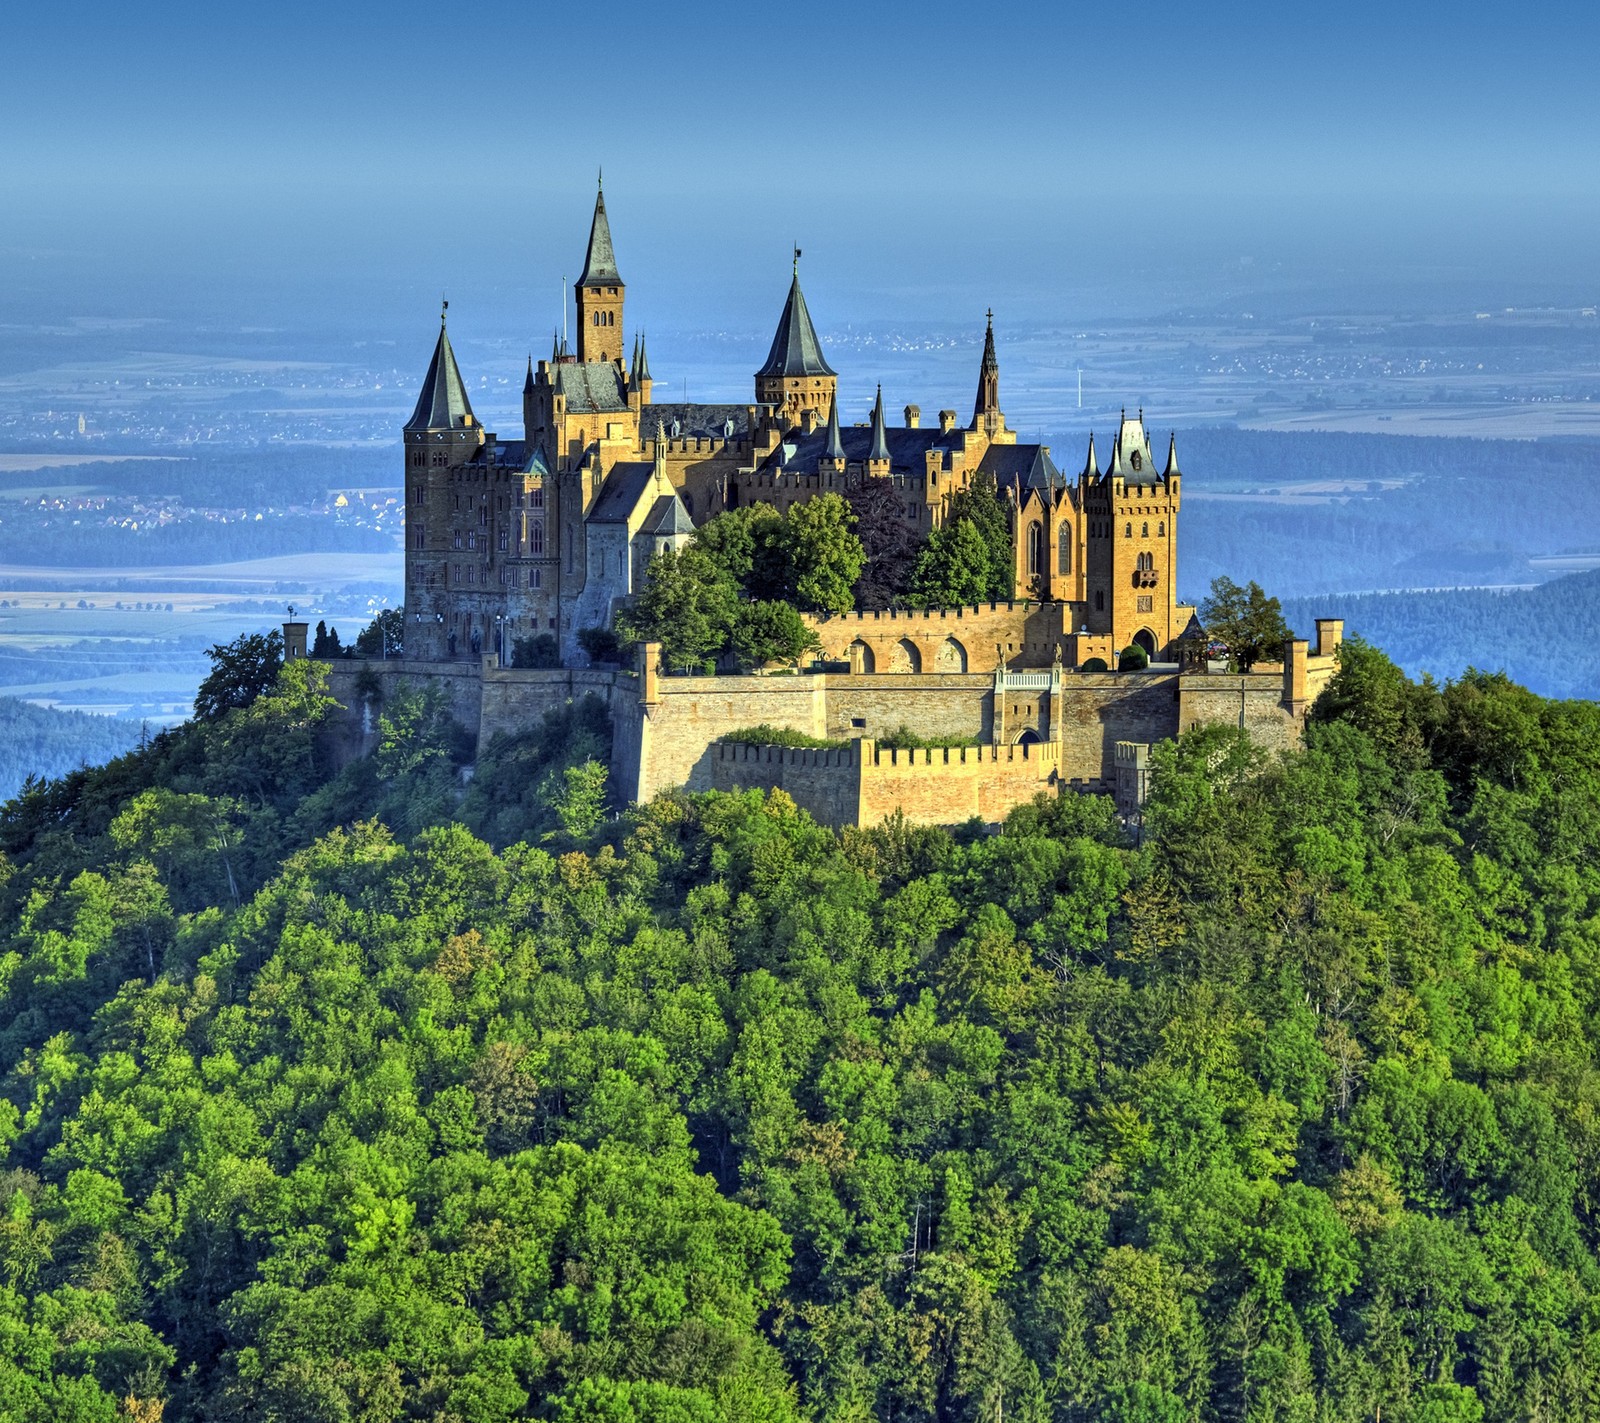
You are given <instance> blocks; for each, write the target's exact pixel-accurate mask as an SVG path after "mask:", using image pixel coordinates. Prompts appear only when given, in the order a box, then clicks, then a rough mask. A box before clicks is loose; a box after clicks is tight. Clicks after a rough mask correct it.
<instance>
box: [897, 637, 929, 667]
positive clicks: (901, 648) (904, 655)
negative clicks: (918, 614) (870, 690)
mask: <svg viewBox="0 0 1600 1423" xmlns="http://www.w3.org/2000/svg"><path fill="white" fill-rule="evenodd" d="M889 670H890V671H891V672H920V671H922V654H921V653H920V652H918V651H917V645H916V643H914V642H912V641H911V639H910V638H908V637H903V638H901V639H900V641H899V642H897V643H895V645H894V646H893V647H891V648H890V649H889Z"/></svg>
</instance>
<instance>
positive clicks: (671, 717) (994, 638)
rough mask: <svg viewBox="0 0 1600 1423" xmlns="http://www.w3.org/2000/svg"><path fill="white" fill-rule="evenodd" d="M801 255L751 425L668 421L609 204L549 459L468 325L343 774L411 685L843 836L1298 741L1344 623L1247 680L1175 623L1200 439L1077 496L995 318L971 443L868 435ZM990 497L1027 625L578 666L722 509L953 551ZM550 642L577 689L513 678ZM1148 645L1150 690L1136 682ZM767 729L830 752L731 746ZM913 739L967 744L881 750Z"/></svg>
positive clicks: (531, 395) (912, 410) (529, 410)
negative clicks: (748, 659) (1126, 662)
mask: <svg viewBox="0 0 1600 1423" xmlns="http://www.w3.org/2000/svg"><path fill="white" fill-rule="evenodd" d="M798 258H799V254H798V252H797V253H796V261H795V269H794V272H793V274H792V277H791V280H790V283H789V292H788V296H787V298H786V299H785V301H784V304H783V309H782V312H781V314H780V315H779V318H778V325H777V330H776V332H775V333H774V335H773V339H772V345H771V347H770V349H769V350H768V352H767V357H766V359H765V361H763V362H762V363H761V365H760V366H759V367H757V369H756V371H755V374H754V384H755V389H754V396H755V399H754V400H753V402H752V403H750V404H748V405H705V404H685V403H666V404H664V403H660V402H657V401H656V400H655V399H654V398H653V395H654V383H653V381H652V378H651V373H650V363H649V359H648V356H647V354H646V351H645V342H644V338H643V335H642V334H640V335H635V336H634V338H633V339H632V341H631V342H630V340H629V337H628V330H627V325H626V292H627V289H626V286H625V284H624V283H623V280H622V274H621V272H620V270H619V269H618V266H617V257H616V249H615V247H614V246H613V243H612V238H611V225H610V221H609V219H608V217H607V214H606V205H605V197H604V194H603V193H602V194H600V195H598V196H597V197H596V200H595V207H594V219H593V221H592V223H591V225H590V229H589V247H588V253H587V256H586V259H585V262H584V267H583V274H582V276H581V277H580V278H579V279H578V284H577V290H576V306H577V317H578V332H577V348H576V350H572V349H570V348H569V346H568V344H567V342H566V341H565V340H564V339H563V338H561V337H559V336H558V337H556V338H555V339H554V341H553V343H552V348H551V351H550V355H549V358H548V359H547V360H542V361H540V362H538V363H537V365H535V363H534V362H533V361H532V360H530V361H529V363H528V370H527V375H526V379H525V381H524V384H523V393H522V409H523V438H522V439H520V440H501V439H500V438H499V437H498V436H497V435H495V434H494V433H492V432H491V431H487V430H485V429H484V428H483V427H482V426H481V425H480V424H479V423H478V420H477V417H476V416H475V415H474V414H473V411H472V402H471V400H470V398H469V396H468V388H467V383H466V381H465V380H464V379H463V378H462V375H461V370H460V367H459V365H458V364H457V361H456V356H455V352H454V351H453V350H452V349H451V345H450V338H449V335H448V333H447V331H446V330H445V327H444V324H443V321H442V319H441V323H440V329H439V338H438V343H437V345H436V346H435V348H434V353H433V360H432V363H431V364H430V365H429V367H428V373H427V377H426V379H425V380H424V382H423V388H422V393H421V395H420V396H419V397H418V399H417V404H416V409H415V410H414V411H413V412H412V415H411V418H410V420H408V421H407V422H406V426H405V462H406V479H405V501H406V557H405V562H406V585H405V588H406V591H405V615H406V631H405V656H404V657H403V658H401V659H394V660H384V661H369V662H352V661H335V662H333V663H331V664H330V672H331V677H332V690H333V692H334V695H335V697H336V698H337V699H338V700H339V701H340V703H341V704H342V705H343V706H344V707H345V708H346V713H345V716H344V718H343V720H342V722H341V723H340V726H339V728H338V731H337V733H336V734H337V735H338V736H339V737H340V738H341V740H342V742H343V751H344V753H345V754H349V755H359V754H362V753H363V752H364V751H366V750H370V749H371V747H372V745H373V743H374V738H375V736H376V730H377V718H376V716H375V715H374V712H375V709H376V708H378V707H380V706H381V704H382V703H383V702H384V700H385V699H386V698H387V697H388V696H389V695H390V694H391V692H392V691H393V690H394V689H395V688H396V687H397V686H399V685H402V684H405V683H416V682H426V683H429V684H431V685H432V686H433V687H435V688H437V689H438V690H439V691H441V692H442V693H443V694H444V696H445V697H447V698H448V700H449V703H450V706H451V709H452V712H453V714H454V716H455V717H456V718H457V719H458V720H459V721H460V722H461V723H462V724H463V725H465V726H467V727H468V728H469V729H471V730H473V731H474V732H475V734H476V737H477V742H478V744H479V746H480V747H482V746H487V744H488V743H489V741H490V740H491V739H492V738H493V737H495V736H497V735H501V734H508V735H512V736H516V735H523V734H526V733H527V732H528V731H530V729H532V728H534V727H537V726H538V725H539V722H540V719H541V718H542V717H543V716H544V715H545V713H547V712H549V711H552V710H554V709H557V708H560V707H562V706H564V705H566V704H567V703H569V702H571V701H573V700H575V699H578V698H591V697H592V698H595V699H597V700H598V701H599V703H600V704H601V705H602V706H604V708H605V709H606V712H607V714H608V715H609V717H610V720H611V726H612V745H611V766H610V769H611V774H612V778H613V785H614V787H615V788H616V789H617V791H618V792H619V793H620V794H621V795H623V796H624V797H626V798H628V799H631V800H648V799H649V798H651V797H652V796H654V795H655V794H656V793H657V792H659V791H662V790H665V789H667V788H669V787H673V786H688V787H690V788H691V789H710V788H717V789H728V790H731V789H737V788H740V787H760V788H767V789H772V788H782V789H783V790H785V791H786V792H787V793H788V794H790V795H791V796H793V797H794V799H795V800H796V801H797V802H798V803H799V804H801V805H802V806H804V807H805V808H806V809H808V810H809V811H811V812H812V813H813V814H814V815H815V816H817V817H818V818H819V819H821V820H823V821H826V822H829V823H832V824H836V825H839V824H850V823H855V824H868V823H875V822H877V821H878V820H880V819H881V818H882V817H883V816H885V815H888V814H890V813H892V812H894V811H897V810H898V811H901V812H903V813H904V814H905V815H906V816H907V818H908V819H910V820H912V821H918V822H926V823H937V822H945V823H949V822H954V821H960V820H965V819H968V818H969V817H973V816H976V817H978V818H980V819H982V820H984V821H986V822H990V823H993V822H996V821H999V820H1001V819H1003V818H1004V816H1005V814H1006V812H1007V811H1008V810H1009V809H1010V808H1011V807H1013V806H1016V805H1019V804H1022V803H1023V802H1025V801H1027V800H1029V799H1031V798H1032V797H1033V796H1035V795H1036V794H1038V793H1040V792H1041V791H1044V792H1052V793H1054V792H1061V791H1067V790H1082V791H1101V792H1110V793H1114V794H1115V795H1116V797H1117V800H1118V804H1119V806H1120V807H1121V809H1122V810H1123V812H1124V813H1125V814H1128V815H1134V814H1136V813H1137V811H1138V806H1139V804H1140V803H1141V801H1142V798H1143V791H1144V784H1145V778H1146V775H1147V768H1148V765H1149V759H1148V758H1149V751H1150V746H1151V743H1153V742H1156V741H1160V740H1163V739H1165V738H1167V737H1171V736H1174V735H1176V734H1177V733H1178V732H1179V731H1181V730H1186V729H1188V728H1190V727H1194V726H1199V725H1203V724H1206V723H1218V722H1225V723H1228V724H1230V725H1237V726H1239V727H1242V728H1247V729H1248V730H1249V731H1250V733H1251V734H1252V735H1253V736H1255V737H1257V738H1258V739H1260V740H1261V741H1263V742H1265V743H1266V744H1268V745H1289V744H1292V743H1293V742H1294V741H1296V740H1297V739H1298V738H1299V736H1300V732H1301V728H1302V726H1303V723H1304V719H1305V716H1306V713H1307V710H1308V709H1309V707H1310V705H1311V702H1312V700H1313V699H1314V698H1315V696H1316V694H1317V692H1318V691H1319V690H1320V688H1321V687H1322V686H1323V685H1325V683H1326V681H1327V679H1328V677H1329V676H1330V675H1331V674H1332V671H1333V668H1334V665H1335V653H1336V651H1337V649H1338V646H1339V641H1340V638H1341V636H1342V625H1341V624H1339V623H1338V622H1337V621H1334V620H1322V621H1319V622H1318V624H1317V637H1316V644H1315V648H1314V649H1313V648H1312V647H1311V646H1310V645H1309V644H1308V643H1307V642H1305V641H1301V640H1293V641H1291V642H1289V643H1288V644H1287V645H1286V646H1285V648H1284V656H1283V661H1282V662H1281V663H1274V664H1268V663H1258V664H1257V665H1256V666H1255V668H1253V669H1252V671H1250V672H1248V673H1244V674H1238V673H1225V672H1222V671H1220V670H1218V669H1216V668H1214V667H1213V666H1212V665H1211V664H1208V663H1207V662H1206V660H1205V658H1204V655H1203V648H1202V646H1201V643H1202V641H1203V635H1202V634H1201V633H1200V631H1199V627H1198V624H1197V623H1196V622H1195V621H1194V610H1193V609H1192V608H1188V607H1185V606H1182V605H1180V604H1179V603H1178V602H1177V593H1176V585H1177V558H1178V514H1179V507H1180V494H1181V486H1182V482H1183V476H1182V474H1181V473H1180V471H1179V468H1178V456H1177V449H1176V445H1175V443H1174V442H1169V444H1168V447H1167V454H1166V458H1165V460H1164V461H1162V462H1160V463H1159V465H1158V462H1157V460H1156V458H1155V456H1154V453H1153V451H1152V450H1151V446H1150V440H1149V436H1148V435H1147V434H1146V432H1145V428H1144V422H1143V418H1142V413H1141V415H1140V416H1138V417H1135V418H1133V419H1129V418H1127V417H1126V415H1124V418H1123V420H1122V422H1121V424H1120V426H1119V428H1118V430H1117V434H1116V438H1115V440H1114V441H1113V443H1112V445H1111V449H1110V452H1109V457H1108V459H1107V462H1106V467H1105V468H1104V469H1101V467H1100V464H1099V460H1098V458H1097V455H1096V451H1095V446H1094V440H1093V438H1092V437H1091V438H1090V440H1089V444H1088V451H1087V455H1086V458H1085V460H1084V464H1083V467H1082V469H1081V470H1080V471H1079V472H1078V474H1077V475H1076V476H1075V477H1073V478H1071V479H1068V478H1066V477H1064V476H1063V475H1062V474H1061V472H1060V471H1059V470H1058V469H1057V468H1056V466H1055V464H1054V463H1053V462H1052V460H1051V458H1050V451H1049V449H1048V448H1046V447H1045V446H1043V445H1038V444H1025V443H1022V442H1019V441H1018V439H1017V437H1016V434H1015V433H1014V432H1013V431H1012V430H1011V429H1010V427H1009V426H1008V425H1007V424H1006V418H1005V415H1004V413H1003V412H1002V411H1001V408H1000V360H999V356H998V354H997V352H996V349H995V340H994V326H993V320H992V317H991V320H990V323H989V325H988V326H987V328H986V329H985V332H984V339H983V349H982V354H981V356H980V357H979V360H978V383H977V395H976V398H975V400H974V402H973V410H972V417H971V419H970V420H969V421H968V422H967V423H966V424H965V425H958V424H957V423H956V422H957V417H956V413H955V412H954V411H953V410H941V411H940V412H939V413H938V418H937V422H936V423H933V424H928V425H924V424H923V422H922V418H921V412H920V410H919V409H918V407H917V406H915V405H907V406H906V407H905V411H904V423H903V424H900V425H895V426H891V425H890V424H889V423H888V421H887V419H886V418H885V415H884V408H883V396H882V393H881V390H880V392H879V395H878V398H877V401H876V402H875V404H874V406H873V409H872V414H871V418H870V420H869V421H868V422H867V423H865V424H862V425H853V424H852V425H849V426H846V425H845V424H844V423H843V421H842V420H841V418H840V414H839V401H838V376H837V374H836V372H835V371H834V369H833V367H832V366H831V365H830V364H829V363H828V360H827V357H826V355H825V354H824V352H823V349H822V343H821V341H820V340H819V339H818V337H817V331H816V327H815V326H814V325H813V324H812V320H811V314H810V312H809V311H808V310H807V309H806V300H805V296H804V294H803V293H802V292H801V290H800V277H799V260H798ZM980 479H981V480H985V481H993V485H994V488H995V489H996V491H997V492H998V494H999V496H1000V497H1001V498H1002V499H1003V501H1004V504H1005V508H1006V510H1007V516H1008V522H1009V526H1010V532H1011V550H1012V557H1013V559H1014V561H1015V562H1014V573H1015V579H1016V586H1017V588H1018V589H1019V593H1020V596H1019V597H1018V599H1017V600H1016V601H1013V602H1008V603H991V604H987V605H981V606H977V607H964V608H936V609H915V610H909V609H896V610H891V611H885V612H871V611H865V612H853V613H845V614H832V615H822V616H813V617H811V618H810V619H809V621H810V622H811V624H812V626H813V627H814V629H815V631H816V632H817V635H818V639H819V641H820V642H821V644H822V648H823V660H822V661H821V663H819V664H818V666H817V667H815V668H813V669H810V670H808V671H806V672H805V673H803V674H802V675H786V676H760V675H755V676H712V675H706V676H674V677H667V676H663V675H662V673H661V668H660V649H659V648H658V647H656V646H654V645H653V644H651V645H646V646H645V647H644V648H642V649H641V650H640V656H639V659H638V665H637V667H635V668H617V667H610V666H589V665H587V663H588V659H587V658H585V657H584V656H583V655H582V654H581V653H580V652H579V650H578V649H579V646H580V643H579V639H578V634H579V633H580V632H581V631H582V630H584V629H585V628H600V627H608V626H610V624H611V621H612V618H613V617H614V615H615V614H616V612H617V611H618V609H619V607H621V606H622V605H623V604H624V602H625V600H626V599H627V598H629V597H630V596H631V595H632V594H633V593H634V591H635V590H636V589H638V587H639V586H640V581H641V579H642V578H643V577H644V574H645V570H646V569H647V568H648V566H649V564H650V561H651V559H653V558H654V557H656V555H657V554H659V553H660V552H662V551H663V550H665V549H676V548H681V547H683V546H684V545H685V544H686V543H687V542H688V540H689V539H690V538H691V536H692V535H693V532H694V529H695V526H696V524H697V523H699V522H704V521H705V520H706V519H708V518H710V517H711V516H713V515H715V514H717V513H718V512H720V511H722V510H725V509H733V508H738V507H740V506H742V505H747V504H750V503H754V502H765V503H769V504H772V505H775V506H776V507H778V508H779V509H785V508H787V507H788V506H790V505H792V504H794V503H796V502H798V501H801V500H805V499H809V498H813V497H815V496H816V495H818V494H820V493H824V492H827V491H830V490H832V491H839V492H848V491H850V490H852V489H854V488H857V487H860V486H861V485H862V484H863V483H864V482H865V481H869V480H877V481H882V486H880V487H886V488H888V489H891V490H893V491H894V493H895V494H896V495H897V496H898V499H899V506H900V511H901V516H902V517H903V518H904V519H905V522H906V525H907V527H908V528H909V529H912V530H914V531H917V532H919V533H922V534H926V533H927V532H928V531H929V530H931V529H935V528H937V527H939V526H940V524H941V523H942V522H943V521H944V519H945V517H946V514H947V511H948V508H949V501H950V499H951V497H952V496H953V495H955V494H957V493H958V492H960V491H962V490H964V489H967V488H968V487H969V486H970V485H972V483H973V482H974V481H976V480H980ZM536 634H548V635H552V636H554V637H555V638H556V639H557V641H558V645H559V648H560V652H561V661H562V666H561V667H559V668H553V669H548V670H536V669H531V668H514V667H511V666H508V665H507V664H508V662H509V660H510V659H509V658H508V657H507V656H506V653H507V651H508V650H509V649H510V647H511V646H512V645H513V642H514V640H515V639H518V638H525V637H530V636H533V635H536ZM284 637H285V652H286V656H288V657H290V658H294V657H303V656H305V655H306V626H305V624H304V623H290V624H285V626H284ZM1130 644H1138V645H1140V646H1141V647H1143V648H1144V650H1145V651H1146V652H1147V653H1148V654H1149V655H1150V657H1151V660H1152V665H1151V666H1150V668H1149V670H1147V671H1136V672H1120V671H1118V670H1117V664H1118V653H1119V652H1120V650H1121V649H1123V648H1126V647H1128V646H1129V645H1130ZM757 726H771V727H777V728H782V729H784V730H787V731H791V732H798V733H803V734H804V736H805V737H808V738H815V739H817V740H818V741H819V742H821V743H824V744H822V745H819V746H818V747H817V748H816V749H796V748H790V747H782V746H752V745H748V744H745V738H742V737H732V739H730V736H731V734H732V733H735V732H741V733H747V732H748V729H749V728H752V727H757ZM905 727H914V728H915V729H916V731H917V732H918V734H919V735H921V736H923V737H939V738H948V739H951V740H952V741H955V742H966V743H967V744H965V745H953V746H952V747H950V749H947V750H946V749H941V750H937V751H930V750H926V749H919V750H904V749H901V750H895V749H892V748H891V746H884V745H881V744H879V743H880V742H882V741H883V740H884V739H885V738H889V739H890V740H891V741H892V740H893V739H894V736H893V734H894V733H895V732H896V731H897V729H901V728H905Z"/></svg>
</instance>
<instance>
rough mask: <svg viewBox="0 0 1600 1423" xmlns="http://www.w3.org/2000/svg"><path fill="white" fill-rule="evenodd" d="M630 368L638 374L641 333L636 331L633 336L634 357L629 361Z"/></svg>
mask: <svg viewBox="0 0 1600 1423" xmlns="http://www.w3.org/2000/svg"><path fill="white" fill-rule="evenodd" d="M628 369H629V370H630V371H633V372H635V374H637V372H638V370H639V333H638V332H635V333H634V336H633V359H632V360H631V361H629V362H628Z"/></svg>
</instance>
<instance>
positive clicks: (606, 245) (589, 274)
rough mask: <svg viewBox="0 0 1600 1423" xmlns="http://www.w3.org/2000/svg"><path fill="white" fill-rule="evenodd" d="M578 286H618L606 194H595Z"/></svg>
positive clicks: (620, 283) (619, 278) (618, 279)
mask: <svg viewBox="0 0 1600 1423" xmlns="http://www.w3.org/2000/svg"><path fill="white" fill-rule="evenodd" d="M578 285H579V286H580V287H593V286H612V287H620V286H621V285H622V278H621V276H620V275H619V274H618V272H617V254H616V253H615V252H614V251H612V248H611V224H610V222H608V221H607V220H606V195H605V194H604V193H603V192H601V193H597V194H595V199H594V221H593V222H592V223H590V224H589V252H588V255H587V256H586V257H585V258H584V259H583V275H582V276H581V277H579V278H578Z"/></svg>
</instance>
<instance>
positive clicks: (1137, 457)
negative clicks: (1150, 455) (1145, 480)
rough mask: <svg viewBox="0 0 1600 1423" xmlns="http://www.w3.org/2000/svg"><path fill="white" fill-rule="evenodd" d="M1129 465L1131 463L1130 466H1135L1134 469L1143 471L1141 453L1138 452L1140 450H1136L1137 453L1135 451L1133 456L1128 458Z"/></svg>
mask: <svg viewBox="0 0 1600 1423" xmlns="http://www.w3.org/2000/svg"><path fill="white" fill-rule="evenodd" d="M1128 463H1129V464H1131V465H1132V466H1133V467H1134V468H1135V469H1142V468H1143V467H1144V466H1143V464H1142V462H1141V459H1140V455H1139V451H1138V450H1135V451H1134V452H1133V453H1132V454H1131V455H1130V456H1129V457H1128Z"/></svg>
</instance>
